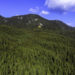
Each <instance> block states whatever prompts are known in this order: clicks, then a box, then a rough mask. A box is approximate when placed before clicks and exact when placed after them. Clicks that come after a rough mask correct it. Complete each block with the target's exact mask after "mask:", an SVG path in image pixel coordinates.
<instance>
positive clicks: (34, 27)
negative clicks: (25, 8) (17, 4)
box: [0, 14, 75, 75]
mask: <svg viewBox="0 0 75 75" xmlns="http://www.w3.org/2000/svg"><path fill="white" fill-rule="evenodd" d="M37 18H38V19H37ZM0 75H75V31H74V28H72V27H69V26H67V25H66V24H64V23H63V22H61V21H57V20H54V21H49V20H46V19H43V18H42V17H40V16H38V15H32V14H30V15H23V16H15V17H11V18H4V17H2V16H0Z"/></svg>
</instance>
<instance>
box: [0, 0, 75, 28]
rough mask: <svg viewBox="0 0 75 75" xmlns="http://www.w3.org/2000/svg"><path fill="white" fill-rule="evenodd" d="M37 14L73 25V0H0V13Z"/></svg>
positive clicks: (74, 13)
mask: <svg viewBox="0 0 75 75" xmlns="http://www.w3.org/2000/svg"><path fill="white" fill-rule="evenodd" d="M25 14H38V15H41V16H42V17H44V18H46V19H49V20H61V21H63V22H65V23H67V24H68V25H70V26H73V27H75V0H73V1H72V0H58V1H57V0H0V15H2V16H4V17H11V16H15V15H25Z"/></svg>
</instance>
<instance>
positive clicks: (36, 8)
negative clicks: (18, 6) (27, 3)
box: [29, 7, 39, 13]
mask: <svg viewBox="0 0 75 75" xmlns="http://www.w3.org/2000/svg"><path fill="white" fill-rule="evenodd" d="M29 11H31V12H34V13H36V12H38V11H39V7H35V8H30V9H29Z"/></svg>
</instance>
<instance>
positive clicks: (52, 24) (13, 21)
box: [0, 14, 75, 31]
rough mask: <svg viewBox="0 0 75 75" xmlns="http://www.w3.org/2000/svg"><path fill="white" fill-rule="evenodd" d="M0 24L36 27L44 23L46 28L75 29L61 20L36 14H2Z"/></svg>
mask: <svg viewBox="0 0 75 75" xmlns="http://www.w3.org/2000/svg"><path fill="white" fill-rule="evenodd" d="M0 24H5V25H10V26H16V27H22V28H26V27H30V28H34V27H37V26H38V25H40V24H42V25H43V26H42V27H43V28H44V29H48V30H49V29H52V30H59V29H60V30H62V31H65V30H74V29H75V28H74V27H71V26H69V25H67V24H66V23H64V22H62V21H60V20H47V19H45V18H43V17H41V16H39V15H36V14H27V15H17V16H13V17H9V18H5V17H2V16H0Z"/></svg>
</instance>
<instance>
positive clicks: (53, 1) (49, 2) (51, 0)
mask: <svg viewBox="0 0 75 75" xmlns="http://www.w3.org/2000/svg"><path fill="white" fill-rule="evenodd" d="M45 5H46V6H48V8H52V9H56V8H61V9H62V10H69V8H72V7H75V0H46V2H45Z"/></svg>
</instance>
